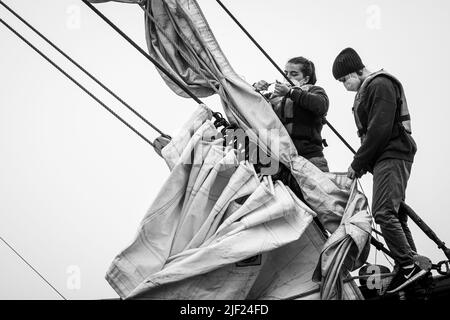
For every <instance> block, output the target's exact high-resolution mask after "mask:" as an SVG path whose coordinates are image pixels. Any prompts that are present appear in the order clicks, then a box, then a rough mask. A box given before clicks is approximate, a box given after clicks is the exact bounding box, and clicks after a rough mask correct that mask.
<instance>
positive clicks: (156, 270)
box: [106, 106, 360, 299]
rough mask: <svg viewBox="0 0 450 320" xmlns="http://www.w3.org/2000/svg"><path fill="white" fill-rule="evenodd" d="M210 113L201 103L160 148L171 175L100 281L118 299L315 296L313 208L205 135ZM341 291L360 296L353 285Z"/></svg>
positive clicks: (212, 132)
mask: <svg viewBox="0 0 450 320" xmlns="http://www.w3.org/2000/svg"><path fill="white" fill-rule="evenodd" d="M210 114H211V113H210V111H209V110H208V109H207V108H206V107H205V106H200V107H199V109H198V110H197V111H196V112H195V113H194V116H193V117H191V119H190V122H189V123H190V128H189V124H186V125H185V126H183V127H182V128H181V129H180V132H179V133H178V134H177V135H176V136H175V137H174V138H173V139H172V141H171V142H170V143H169V145H167V146H166V147H165V148H164V149H163V150H162V154H163V155H164V156H165V157H167V159H170V161H167V163H168V164H169V166H170V167H171V173H170V175H169V177H168V179H167V181H166V182H165V184H164V186H163V187H162V189H161V191H160V193H159V194H158V195H157V197H156V199H155V201H154V202H153V204H152V205H151V207H150V209H149V210H148V212H147V214H146V215H145V217H144V219H143V221H142V223H141V225H140V228H139V231H138V234H137V236H136V238H135V240H134V241H133V242H132V244H131V245H130V246H128V247H127V248H126V249H125V250H124V251H123V252H121V253H120V254H119V255H118V256H117V257H116V258H115V259H114V261H113V263H112V264H111V267H110V268H109V270H108V272H107V275H106V279H107V280H108V282H109V283H110V285H111V286H112V287H113V288H114V289H115V290H116V292H117V293H118V294H119V295H120V296H121V297H122V298H137V299H246V298H253V299H257V298H264V299H274V298H276V299H283V298H287V297H289V296H292V295H297V294H305V298H309V299H313V298H318V294H317V292H318V290H316V291H314V292H313V293H308V292H310V291H311V289H318V288H319V285H318V284H317V283H314V282H313V280H312V272H313V271H314V267H315V266H316V264H317V261H318V259H319V255H320V252H321V250H322V248H323V245H324V243H325V238H324V236H323V235H322V233H321V231H320V229H319V228H317V227H315V226H314V222H313V217H314V216H315V213H314V212H313V211H312V210H311V209H309V208H308V206H306V205H305V204H304V203H302V202H301V201H300V200H299V199H298V198H297V197H296V196H295V194H294V193H293V192H292V191H291V190H290V189H289V188H288V187H286V186H285V185H283V183H282V182H280V181H275V182H273V181H272V180H271V178H270V177H266V176H265V177H261V176H258V175H257V174H256V172H255V170H254V167H253V165H252V164H251V163H249V162H248V161H241V162H238V161H237V158H236V153H235V151H236V150H234V149H232V148H230V147H225V148H224V147H223V139H222V138H219V139H213V138H212V137H214V136H219V137H220V135H219V134H218V131H217V129H216V128H215V127H214V125H213V123H212V122H211V120H210V119H209V117H210ZM195 116H197V119H194V117H195ZM193 120H194V121H193ZM201 121H203V124H202V125H201V126H198V123H199V122H201ZM195 128H197V129H196V130H194V129H195ZM186 135H188V137H189V139H186ZM183 148H184V149H183ZM181 149H183V151H182V152H181V154H180V153H179V151H180V150H181ZM289 244H294V245H290V246H288V247H287V245H289ZM283 256H284V258H282V257H283ZM288 257H289V258H288ZM273 265H276V266H277V267H273ZM274 271H277V272H276V273H274ZM286 282H289V283H291V284H295V285H290V286H284V284H285V283H286ZM343 298H344V299H358V298H360V293H359V290H358V288H357V287H356V286H355V284H354V283H348V284H345V285H344V294H343Z"/></svg>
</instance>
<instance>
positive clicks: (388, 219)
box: [333, 48, 426, 293]
mask: <svg viewBox="0 0 450 320" xmlns="http://www.w3.org/2000/svg"><path fill="white" fill-rule="evenodd" d="M333 76H334V77H335V79H336V80H338V81H340V82H342V83H343V84H344V87H345V88H346V89H347V90H348V91H354V92H357V94H356V97H355V102H354V105H353V114H354V117H355V122H356V125H357V128H358V135H359V136H360V138H361V146H360V147H359V149H358V151H357V152H356V154H355V156H354V159H353V161H352V163H351V165H350V167H349V168H348V173H347V175H348V177H349V178H351V179H354V178H359V177H361V176H362V175H363V174H365V173H366V172H368V171H369V172H372V173H373V201H372V213H373V215H374V218H375V221H376V223H378V224H379V225H380V227H381V232H382V234H383V237H384V239H385V241H386V244H387V245H388V247H389V249H390V250H391V253H392V255H393V257H394V260H395V262H396V264H397V265H398V266H399V270H398V272H397V274H396V276H395V277H394V278H393V280H392V281H391V283H390V285H389V287H388V289H387V292H388V293H393V292H396V291H399V290H401V289H403V288H404V287H406V286H407V285H409V284H411V283H412V282H415V281H417V280H418V279H420V278H421V277H423V276H424V275H425V274H426V271H425V270H422V269H421V268H420V267H419V266H418V265H416V264H415V260H414V259H413V258H414V256H415V255H416V247H415V244H414V241H413V239H412V235H411V232H410V230H409V228H408V225H407V215H406V213H405V212H402V210H399V209H400V205H401V203H402V201H404V200H405V191H406V186H407V182H408V179H409V176H410V172H411V167H412V163H413V161H414V155H415V153H416V151H417V147H416V143H415V142H414V139H413V138H412V136H411V123H410V122H411V119H410V116H409V112H408V105H407V101H406V97H405V93H404V90H403V87H402V85H401V83H400V81H398V80H397V79H396V78H395V77H394V76H392V75H391V74H389V73H387V72H386V71H384V70H380V71H378V72H375V73H372V72H370V71H369V70H367V68H365V66H364V64H363V62H362V60H361V58H360V57H359V55H358V54H357V53H356V51H355V50H354V49H352V48H346V49H344V50H343V51H342V52H340V53H339V55H338V56H337V57H336V59H335V61H334V64H333Z"/></svg>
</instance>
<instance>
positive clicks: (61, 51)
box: [0, 0, 169, 137]
mask: <svg viewBox="0 0 450 320" xmlns="http://www.w3.org/2000/svg"><path fill="white" fill-rule="evenodd" d="M0 5H2V6H3V7H4V8H5V9H7V10H8V11H9V12H10V13H12V14H13V15H14V16H15V17H16V18H17V19H19V20H20V21H21V22H22V23H24V24H25V25H26V26H27V27H28V28H30V29H31V30H33V32H34V33H36V34H37V35H38V36H39V37H41V38H42V39H43V40H44V41H45V42H47V43H48V44H49V45H50V46H52V47H53V48H54V49H55V50H56V51H58V52H59V53H60V54H61V55H63V56H64V57H65V58H66V59H67V60H69V61H70V62H71V63H73V64H74V65H75V66H76V67H77V68H78V69H80V70H81V71H82V72H84V73H85V74H86V75H87V76H88V77H89V78H91V79H92V80H93V81H95V82H96V83H97V84H98V85H100V86H101V87H102V88H103V89H104V90H106V91H107V92H108V93H109V94H111V95H112V96H113V97H114V98H116V99H117V100H118V101H119V102H120V103H122V104H123V105H124V106H125V107H126V108H128V109H129V110H130V111H131V112H133V113H134V114H135V115H136V116H138V117H139V118H140V119H141V120H142V121H144V122H145V123H146V124H147V125H149V126H150V127H151V128H153V129H154V130H156V131H157V132H158V133H159V134H161V135H162V136H165V137H169V136H168V135H167V134H165V133H163V132H162V131H161V130H160V129H158V128H157V127H156V126H155V125H153V124H152V123H151V122H150V121H148V120H147V119H146V118H144V117H143V116H142V115H141V114H140V113H139V112H137V111H136V110H135V109H134V108H132V107H131V106H130V105H129V104H128V103H126V102H125V101H124V100H123V99H122V98H120V97H119V96H118V95H117V94H115V93H114V92H113V91H112V90H111V89H109V88H108V87H107V86H106V85H104V84H103V83H102V82H101V81H100V80H98V78H96V77H95V76H94V75H92V74H91V73H90V72H88V71H87V70H86V69H85V68H84V67H82V66H81V65H80V64H79V63H78V62H76V61H75V60H74V59H73V58H71V57H70V56H69V55H68V54H67V53H65V52H64V51H63V50H62V49H60V48H59V47H58V46H57V45H56V44H54V43H53V42H52V41H51V40H49V39H48V38H47V37H46V36H44V35H43V34H42V33H41V32H39V31H38V30H37V29H36V28H35V27H33V26H32V25H31V24H30V23H28V21H26V20H25V19H24V18H23V17H21V16H20V15H19V14H18V13H17V12H16V11H14V10H13V9H11V8H10V7H9V6H8V5H6V4H5V3H4V2H3V1H1V0H0Z"/></svg>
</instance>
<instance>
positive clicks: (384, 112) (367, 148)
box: [351, 78, 397, 174]
mask: <svg viewBox="0 0 450 320" xmlns="http://www.w3.org/2000/svg"><path fill="white" fill-rule="evenodd" d="M368 90H369V91H368V99H369V101H368V102H369V106H368V108H369V115H368V126H367V132H366V137H365V139H364V141H363V142H362V144H361V147H360V148H359V149H358V151H357V152H356V155H355V156H354V159H353V162H352V164H351V167H352V168H353V170H355V172H356V173H357V174H358V173H361V172H362V171H367V170H368V168H369V165H370V164H371V163H373V162H374V161H375V160H376V157H377V156H379V155H380V153H381V152H382V151H383V150H384V148H385V147H386V146H387V144H388V143H389V139H390V138H391V134H392V128H393V125H394V121H395V115H396V109H397V102H396V94H395V87H394V84H393V83H392V82H391V81H390V80H387V79H384V78H380V79H375V80H374V82H373V83H371V84H370V87H369V88H368Z"/></svg>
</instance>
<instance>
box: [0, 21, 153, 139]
mask: <svg viewBox="0 0 450 320" xmlns="http://www.w3.org/2000/svg"><path fill="white" fill-rule="evenodd" d="M0 23H2V24H3V25H4V26H5V27H6V28H8V29H9V30H10V31H11V32H12V33H14V34H15V35H16V36H17V37H18V38H20V39H21V40H22V41H23V42H25V43H26V44H27V45H28V46H29V47H30V48H32V49H33V50H34V51H36V52H37V53H38V54H39V55H40V56H41V57H42V58H44V59H45V60H47V62H49V63H50V64H51V65H52V66H53V67H55V68H56V69H57V70H58V71H60V72H61V73H62V74H63V75H65V76H66V77H67V78H68V79H69V80H71V81H72V82H73V83H75V84H76V85H77V86H78V87H79V88H80V89H81V90H83V91H84V92H86V93H87V94H88V95H89V96H90V97H91V98H92V99H94V100H95V101H97V102H98V103H99V104H100V105H101V106H102V107H103V108H105V109H106V110H107V111H109V112H110V113H111V114H112V115H113V116H115V117H116V118H117V119H119V120H120V121H121V122H122V123H123V124H125V125H126V126H127V127H128V128H130V129H131V130H132V131H133V132H134V133H136V134H137V135H138V136H139V137H141V138H142V139H143V140H144V141H145V142H147V143H148V144H150V145H151V146H152V147H155V146H154V145H153V143H152V142H151V141H150V140H148V139H147V138H146V137H144V136H143V135H142V134H141V133H140V132H139V131H137V130H136V129H135V128H134V127H133V126H132V125H130V124H129V123H128V122H126V121H125V120H124V119H122V118H121V117H120V116H119V115H118V114H117V113H115V112H114V111H113V110H112V109H110V108H109V107H108V106H107V105H106V104H104V103H103V102H102V101H101V100H100V99H98V98H97V97H96V96H95V95H94V94H92V93H91V92H90V91H89V90H87V89H86V88H85V87H84V86H83V85H82V84H80V83H79V82H78V81H77V80H75V79H74V78H73V77H71V76H70V75H69V74H68V73H67V72H66V71H64V70H63V69H62V68H61V67H60V66H58V65H57V64H56V63H55V62H53V61H52V60H51V59H50V58H49V57H48V56H46V55H45V54H44V53H42V51H40V50H39V49H38V48H36V47H35V46H34V45H33V44H32V43H30V42H29V41H28V40H27V39H25V38H24V37H23V36H22V35H21V34H20V33H19V32H17V31H16V30H14V28H12V27H11V26H10V25H9V24H8V23H6V22H5V21H4V20H3V19H1V18H0Z"/></svg>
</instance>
